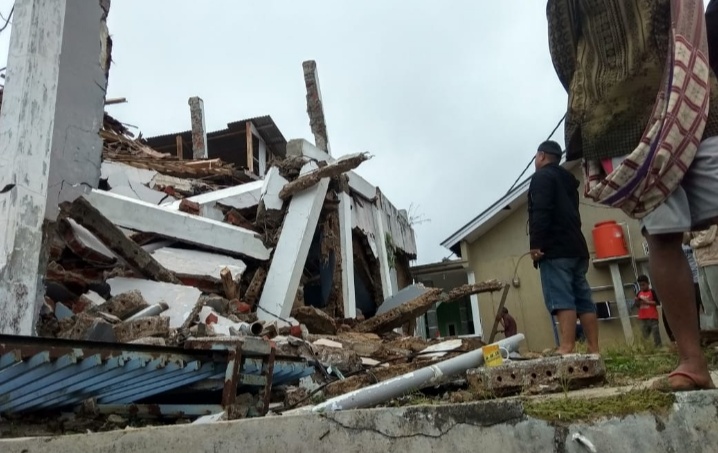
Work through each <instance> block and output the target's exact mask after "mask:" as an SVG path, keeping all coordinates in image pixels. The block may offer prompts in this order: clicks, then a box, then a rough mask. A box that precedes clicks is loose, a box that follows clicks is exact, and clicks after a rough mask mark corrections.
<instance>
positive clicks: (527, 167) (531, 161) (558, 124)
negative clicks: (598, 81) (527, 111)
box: [506, 113, 566, 194]
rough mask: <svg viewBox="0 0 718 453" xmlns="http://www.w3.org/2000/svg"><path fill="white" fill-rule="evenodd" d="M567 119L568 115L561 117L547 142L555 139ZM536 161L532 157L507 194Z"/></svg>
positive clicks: (534, 157)
mask: <svg viewBox="0 0 718 453" xmlns="http://www.w3.org/2000/svg"><path fill="white" fill-rule="evenodd" d="M565 119H566V114H565V113H564V114H563V116H562V117H561V119H560V120H559V121H558V123H557V124H556V127H554V128H553V130H552V131H551V133H550V134H549V136H548V138H546V140H551V137H553V134H555V133H556V131H557V130H558V128H559V127H560V126H561V124H562V123H563V122H564V120H565ZM534 159H536V156H533V157H531V160H530V161H529V163H528V164H526V168H524V169H523V171H522V172H521V174H519V176H518V178H516V180H515V181H514V183H513V184H511V187H510V188H509V190H507V191H506V193H507V194H509V193H511V191H512V190H514V187H516V184H518V183H519V180H521V177H522V176H523V175H524V173H526V170H528V169H529V167H530V166H531V164H532V163H533V161H534Z"/></svg>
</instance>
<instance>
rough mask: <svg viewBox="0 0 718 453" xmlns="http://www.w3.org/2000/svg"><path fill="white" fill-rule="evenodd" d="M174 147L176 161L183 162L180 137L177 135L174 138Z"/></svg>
mask: <svg viewBox="0 0 718 453" xmlns="http://www.w3.org/2000/svg"><path fill="white" fill-rule="evenodd" d="M175 144H176V145H175V146H176V148H177V159H179V160H184V154H183V153H184V151H183V149H182V136H181V135H178V136H176V137H175Z"/></svg>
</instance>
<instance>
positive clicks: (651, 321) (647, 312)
mask: <svg viewBox="0 0 718 453" xmlns="http://www.w3.org/2000/svg"><path fill="white" fill-rule="evenodd" d="M638 287H639V289H640V290H639V291H638V294H636V304H638V322H639V323H640V324H641V333H642V334H643V339H644V340H645V339H648V338H649V337H651V336H652V337H653V344H654V345H655V346H656V347H657V348H659V347H660V346H661V331H660V330H659V329H658V305H659V304H660V301H659V300H658V295H657V294H656V292H655V291H654V290H653V289H652V288H651V284H650V283H649V281H648V277H647V276H645V275H639V276H638Z"/></svg>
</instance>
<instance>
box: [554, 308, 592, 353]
mask: <svg viewBox="0 0 718 453" xmlns="http://www.w3.org/2000/svg"><path fill="white" fill-rule="evenodd" d="M556 319H558V333H559V346H558V349H557V350H556V352H557V353H559V354H562V355H563V354H572V353H573V350H574V348H575V347H576V312H575V311H574V310H560V311H557V312H556ZM586 339H588V333H587V334H586Z"/></svg>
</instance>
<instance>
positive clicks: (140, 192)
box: [109, 180, 177, 205]
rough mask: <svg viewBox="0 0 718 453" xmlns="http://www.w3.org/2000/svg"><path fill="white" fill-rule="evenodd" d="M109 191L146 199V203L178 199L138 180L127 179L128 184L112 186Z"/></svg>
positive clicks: (169, 201)
mask: <svg viewBox="0 0 718 453" xmlns="http://www.w3.org/2000/svg"><path fill="white" fill-rule="evenodd" d="M109 193H114V194H117V195H121V196H123V197H128V198H133V199H135V200H140V201H144V202H146V203H150V204H154V205H160V204H164V203H173V202H175V201H176V200H177V199H176V198H175V197H173V196H171V195H167V194H166V193H164V192H160V191H159V190H153V189H150V188H149V187H146V186H144V185H142V184H140V183H139V182H136V181H132V180H130V181H127V185H121V186H112V189H110V190H109Z"/></svg>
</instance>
